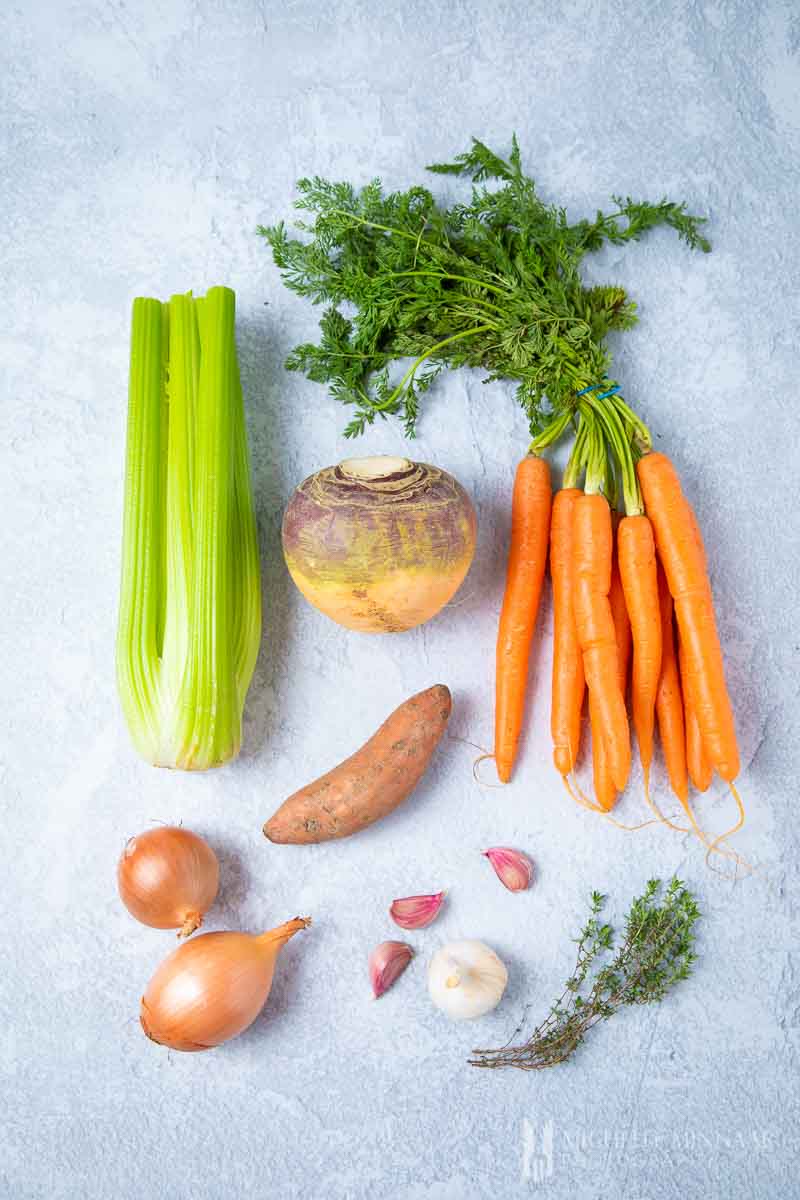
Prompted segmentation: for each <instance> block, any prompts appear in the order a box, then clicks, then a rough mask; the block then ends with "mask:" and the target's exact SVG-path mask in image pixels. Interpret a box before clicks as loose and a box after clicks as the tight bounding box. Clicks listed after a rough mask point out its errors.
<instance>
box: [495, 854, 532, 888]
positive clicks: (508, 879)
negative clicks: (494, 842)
mask: <svg viewBox="0 0 800 1200" xmlns="http://www.w3.org/2000/svg"><path fill="white" fill-rule="evenodd" d="M483 856H484V858H488V860H489V862H490V863H491V864H492V866H493V867H494V870H495V874H496V875H497V878H498V879H499V880H500V882H501V883H502V884H503V886H504V887H507V888H508V890H509V891H510V892H524V891H525V889H526V888H529V887H530V885H531V880H532V879H533V863H532V862H531V860H530V859H529V858H528V856H527V854H523V853H522V851H521V850H512V849H511V847H510V846H493V847H492V849H491V850H484V852H483Z"/></svg>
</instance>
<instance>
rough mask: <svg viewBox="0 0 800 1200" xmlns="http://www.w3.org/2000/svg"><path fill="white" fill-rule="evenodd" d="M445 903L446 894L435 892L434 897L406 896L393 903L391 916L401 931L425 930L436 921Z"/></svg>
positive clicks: (390, 911) (390, 910)
mask: <svg viewBox="0 0 800 1200" xmlns="http://www.w3.org/2000/svg"><path fill="white" fill-rule="evenodd" d="M443 901H444V892H435V893H434V894H433V895H432V896H405V897H404V898H403V899H402V900H395V901H394V902H393V903H392V906H391V908H390V909H389V916H390V917H391V918H392V920H393V921H394V923H395V925H399V926H400V928H401V929H424V928H425V926H426V925H430V924H431V922H432V921H435V920H436V917H437V915H438V913H439V909H440V908H441V907H442V903H443Z"/></svg>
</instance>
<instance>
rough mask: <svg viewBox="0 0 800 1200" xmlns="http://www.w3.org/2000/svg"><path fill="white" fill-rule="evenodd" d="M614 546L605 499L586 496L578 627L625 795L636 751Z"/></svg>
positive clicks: (578, 507) (577, 525) (579, 517)
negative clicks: (614, 589) (614, 585)
mask: <svg viewBox="0 0 800 1200" xmlns="http://www.w3.org/2000/svg"><path fill="white" fill-rule="evenodd" d="M612 544H613V541H612V532H611V511H610V509H609V507H608V501H607V500H606V499H605V497H603V496H601V495H599V494H584V495H583V496H580V497H579V498H578V499H577V500H576V501H575V509H574V520H573V544H572V564H573V609H574V612H575V627H576V630H577V634H578V641H579V643H580V647H581V652H582V654H583V670H584V675H585V677H586V683H587V685H588V688H589V696H590V700H593V701H594V704H595V713H596V717H597V728H598V730H599V733H600V736H601V738H602V739H603V741H604V743H605V749H606V752H607V754H608V759H609V770H610V773H611V778H612V779H613V781H614V786H615V787H616V789H617V791H619V792H621V791H622V790H623V789H624V787H625V784H626V782H627V779H628V773H629V771H630V765H631V745H630V732H629V729H628V714H627V713H626V711H625V701H624V699H623V696H622V691H621V689H620V686H619V667H618V663H617V644H616V636H615V633H614V621H613V618H612V616H611V605H610V603H609V599H608V594H609V590H610V588H611V556H612Z"/></svg>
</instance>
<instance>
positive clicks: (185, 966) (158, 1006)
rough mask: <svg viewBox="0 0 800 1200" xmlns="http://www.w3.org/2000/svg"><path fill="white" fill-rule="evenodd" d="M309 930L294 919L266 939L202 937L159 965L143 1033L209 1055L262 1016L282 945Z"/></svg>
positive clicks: (142, 1013) (303, 920)
mask: <svg viewBox="0 0 800 1200" xmlns="http://www.w3.org/2000/svg"><path fill="white" fill-rule="evenodd" d="M308 924H310V920H309V918H307V917H295V918H294V919H293V920H292V921H287V922H286V924H285V925H281V926H280V927H279V928H278V929H274V930H271V931H270V933H267V934H262V935H261V936H260V937H255V936H253V935H252V934H249V933H229V932H218V933H202V934H200V935H199V937H195V938H192V940H191V941H189V942H184V943H183V944H182V945H181V946H179V947H178V949H177V950H174V951H173V952H172V954H170V955H169V957H168V958H166V959H165V960H164V962H162V964H161V966H160V967H159V968H158V970H157V971H156V973H155V975H154V976H153V978H152V979H151V980H150V983H149V984H148V985H147V988H146V990H145V993H144V995H143V996H142V1000H141V1005H140V1009H139V1020H140V1022H141V1025H142V1029H143V1030H144V1032H145V1033H146V1034H147V1036H148V1037H149V1038H150V1039H151V1041H154V1042H158V1044H159V1045H161V1046H168V1047H169V1048H170V1049H172V1050H185V1051H198V1050H211V1049H213V1047H214V1046H219V1045H221V1044H222V1043H223V1042H227V1041H229V1040H230V1039H231V1038H234V1037H236V1036H237V1035H238V1034H240V1033H242V1032H243V1031H244V1030H245V1029H247V1028H248V1026H249V1025H252V1023H253V1021H255V1019H256V1017H257V1016H258V1014H259V1013H260V1012H261V1010H262V1008H263V1007H264V1004H265V1003H266V1000H267V997H268V996H269V993H270V989H271V988H272V977H273V974H274V971H275V961H276V959H277V957H278V953H279V951H280V949H281V947H282V946H283V945H285V943H286V942H287V941H288V940H289V938H291V937H292V936H293V935H294V934H295V933H297V931H298V930H299V929H303V928H305V926H306V925H308Z"/></svg>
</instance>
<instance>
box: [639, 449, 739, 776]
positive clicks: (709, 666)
mask: <svg viewBox="0 0 800 1200" xmlns="http://www.w3.org/2000/svg"><path fill="white" fill-rule="evenodd" d="M636 472H637V475H638V477H639V483H640V485H641V489H642V493H643V495H644V500H645V505H646V507H647V513H648V516H649V517H650V520H651V521H652V523H653V528H654V530H655V535H656V546H657V547H658V554H659V558H660V559H661V561H662V563H663V564H664V570H665V572H666V576H667V583H668V584H669V590H670V592H671V594H672V598H673V600H674V602H675V615H676V616H677V619H678V628H679V630H680V634H681V640H682V643H683V647H684V653H685V668H686V669H685V672H684V673H683V674H682V676H681V680H682V684H683V687H684V694H685V693H686V690H687V689H688V692H689V697H690V701H691V708H692V710H693V711H694V713H695V715H696V718H697V723H698V726H699V730H700V736H701V738H702V743H703V749H704V751H705V754H706V756H707V758H708V759H709V760H710V762H711V765H712V767H715V768H716V769H717V771H719V773H720V775H721V776H722V778H723V779H724V780H726V782H728V783H731V782H732V781H733V780H734V779H735V778H736V776H737V775H738V774H739V750H738V746H737V743H736V730H735V727H734V722H733V710H732V707H731V702H730V697H729V695H728V689H727V687H726V685H725V668H724V666H723V662H722V650H721V649H720V644H719V635H718V633H717V624H716V620H715V617H714V602H713V599H712V596H711V584H710V582H709V578H708V572H707V570H706V564H705V555H704V552H703V546H702V542H698V540H697V534H696V532H695V522H694V520H693V514H692V512H691V508H690V506H689V504H688V502H687V500H686V497H685V496H684V494H683V492H682V490H681V485H680V481H679V479H678V476H677V473H676V471H675V468H674V467H673V465H672V463H671V462H670V461H669V459H668V458H667V457H666V456H665V455H664V454H659V453H650V454H645V455H644V457H643V458H641V459H639V462H638V463H637V466H636ZM684 698H685V696H684ZM687 734H688V730H687ZM687 749H688V741H687Z"/></svg>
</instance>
